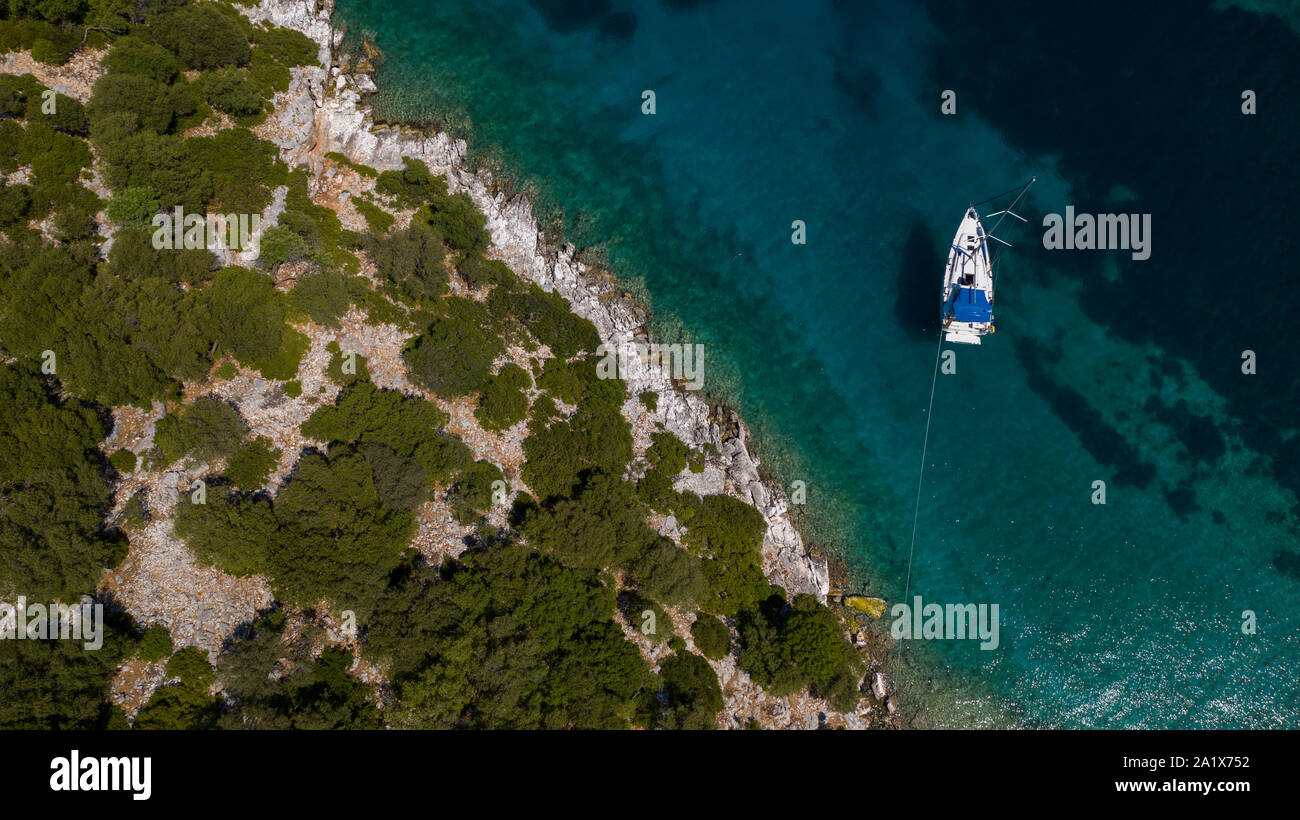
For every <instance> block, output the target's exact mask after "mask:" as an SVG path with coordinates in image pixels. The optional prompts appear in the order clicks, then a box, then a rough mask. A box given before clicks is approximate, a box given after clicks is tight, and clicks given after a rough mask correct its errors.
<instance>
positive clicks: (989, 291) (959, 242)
mask: <svg viewBox="0 0 1300 820" xmlns="http://www.w3.org/2000/svg"><path fill="white" fill-rule="evenodd" d="M988 239H989V238H988V235H987V234H986V233H985V232H984V226H983V225H981V224H980V216H979V214H978V213H977V212H976V211H975V206H974V205H972V206H971V207H970V208H968V209H967V210H966V215H965V216H964V217H962V220H961V225H959V226H958V227H957V235H956V236H955V237H954V238H953V240H952V248H951V249H949V251H948V268H947V270H946V271H945V272H944V278H943V301H942V303H941V308H940V316H941V318H942V320H943V329H944V332H945V334H946V335H945V337H944V338H945V339H947V341H950V342H963V343H965V344H976V345H977V344H979V343H980V337H981V336H983V335H984V334H986V333H992V332H993V330H994V328H993V264H992V263H991V262H990V261H989V243H988Z"/></svg>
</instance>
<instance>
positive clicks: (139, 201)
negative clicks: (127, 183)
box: [105, 188, 162, 230]
mask: <svg viewBox="0 0 1300 820" xmlns="http://www.w3.org/2000/svg"><path fill="white" fill-rule="evenodd" d="M160 207H162V199H161V198H160V197H159V196H158V192H157V191H155V190H154V189H152V188H125V189H123V190H121V191H118V192H117V193H115V194H114V195H113V198H112V199H110V200H109V201H108V207H107V208H106V209H105V212H106V213H107V214H108V218H109V219H111V220H112V221H113V222H115V223H117V224H118V225H119V226H122V227H127V228H137V229H140V230H144V229H146V228H148V227H150V225H151V220H152V219H153V216H154V214H156V213H158V209H159V208H160Z"/></svg>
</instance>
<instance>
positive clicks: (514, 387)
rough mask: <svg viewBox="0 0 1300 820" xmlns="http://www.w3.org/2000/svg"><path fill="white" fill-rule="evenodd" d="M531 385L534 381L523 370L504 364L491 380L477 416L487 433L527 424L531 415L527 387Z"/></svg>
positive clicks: (481, 400) (485, 390) (476, 411)
mask: <svg viewBox="0 0 1300 820" xmlns="http://www.w3.org/2000/svg"><path fill="white" fill-rule="evenodd" d="M531 384H532V379H531V378H530V377H529V375H528V372H527V371H526V370H524V369H523V368H522V367H520V366H519V365H517V364H506V365H503V366H502V368H501V371H500V372H499V373H497V375H495V376H493V377H492V378H491V379H489V380H488V385H487V387H486V388H484V390H483V396H482V398H480V399H479V403H478V408H477V409H475V411H474V417H475V418H476V419H478V420H479V423H480V424H482V425H483V427H484V429H486V430H504V429H505V428H507V427H510V426H511V425H513V424H517V423H518V422H520V421H523V419H524V416H526V415H528V397H527V396H526V395H524V392H523V388H524V387H528V386H530V385H531Z"/></svg>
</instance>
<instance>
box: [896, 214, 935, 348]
mask: <svg viewBox="0 0 1300 820" xmlns="http://www.w3.org/2000/svg"><path fill="white" fill-rule="evenodd" d="M943 261H944V260H943V257H942V256H941V255H940V254H939V253H937V252H936V251H935V240H934V234H932V233H931V232H930V229H929V227H928V226H927V225H926V224H925V221H924V220H922V219H921V218H920V217H917V218H916V219H914V220H913V221H912V227H910V228H909V229H908V231H907V239H906V240H905V241H904V243H903V261H902V263H901V264H900V265H899V267H898V281H897V292H898V295H897V297H896V300H895V303H894V316H895V318H896V319H897V320H898V325H899V327H901V328H902V329H903V330H904V331H906V332H907V333H909V334H915V336H916V338H918V339H921V338H927V337H933V336H934V334H936V333H938V332H939V287H940V283H941V282H942V279H943Z"/></svg>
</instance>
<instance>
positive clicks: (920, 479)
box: [903, 329, 943, 603]
mask: <svg viewBox="0 0 1300 820" xmlns="http://www.w3.org/2000/svg"><path fill="white" fill-rule="evenodd" d="M942 354H943V330H942V329H940V331H939V346H938V347H937V348H936V349H935V351H934V374H933V375H931V376H930V406H929V407H928V408H926V411H925V439H924V440H923V441H922V442H921V472H920V474H919V475H918V476H917V477H916V504H915V505H914V506H913V507H912V544H911V546H910V547H908V550H907V582H906V583H905V584H904V586H903V603H907V596H908V594H909V593H910V592H911V591H912V559H913V558H914V557H915V556H916V524H917V521H918V519H919V517H920V514H921V487H922V486H923V485H924V484H925V453H926V450H927V449H928V448H929V446H930V419H931V418H932V417H933V415H934V388H935V386H936V385H937V384H938V383H939V358H940V357H941V355H942Z"/></svg>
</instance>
